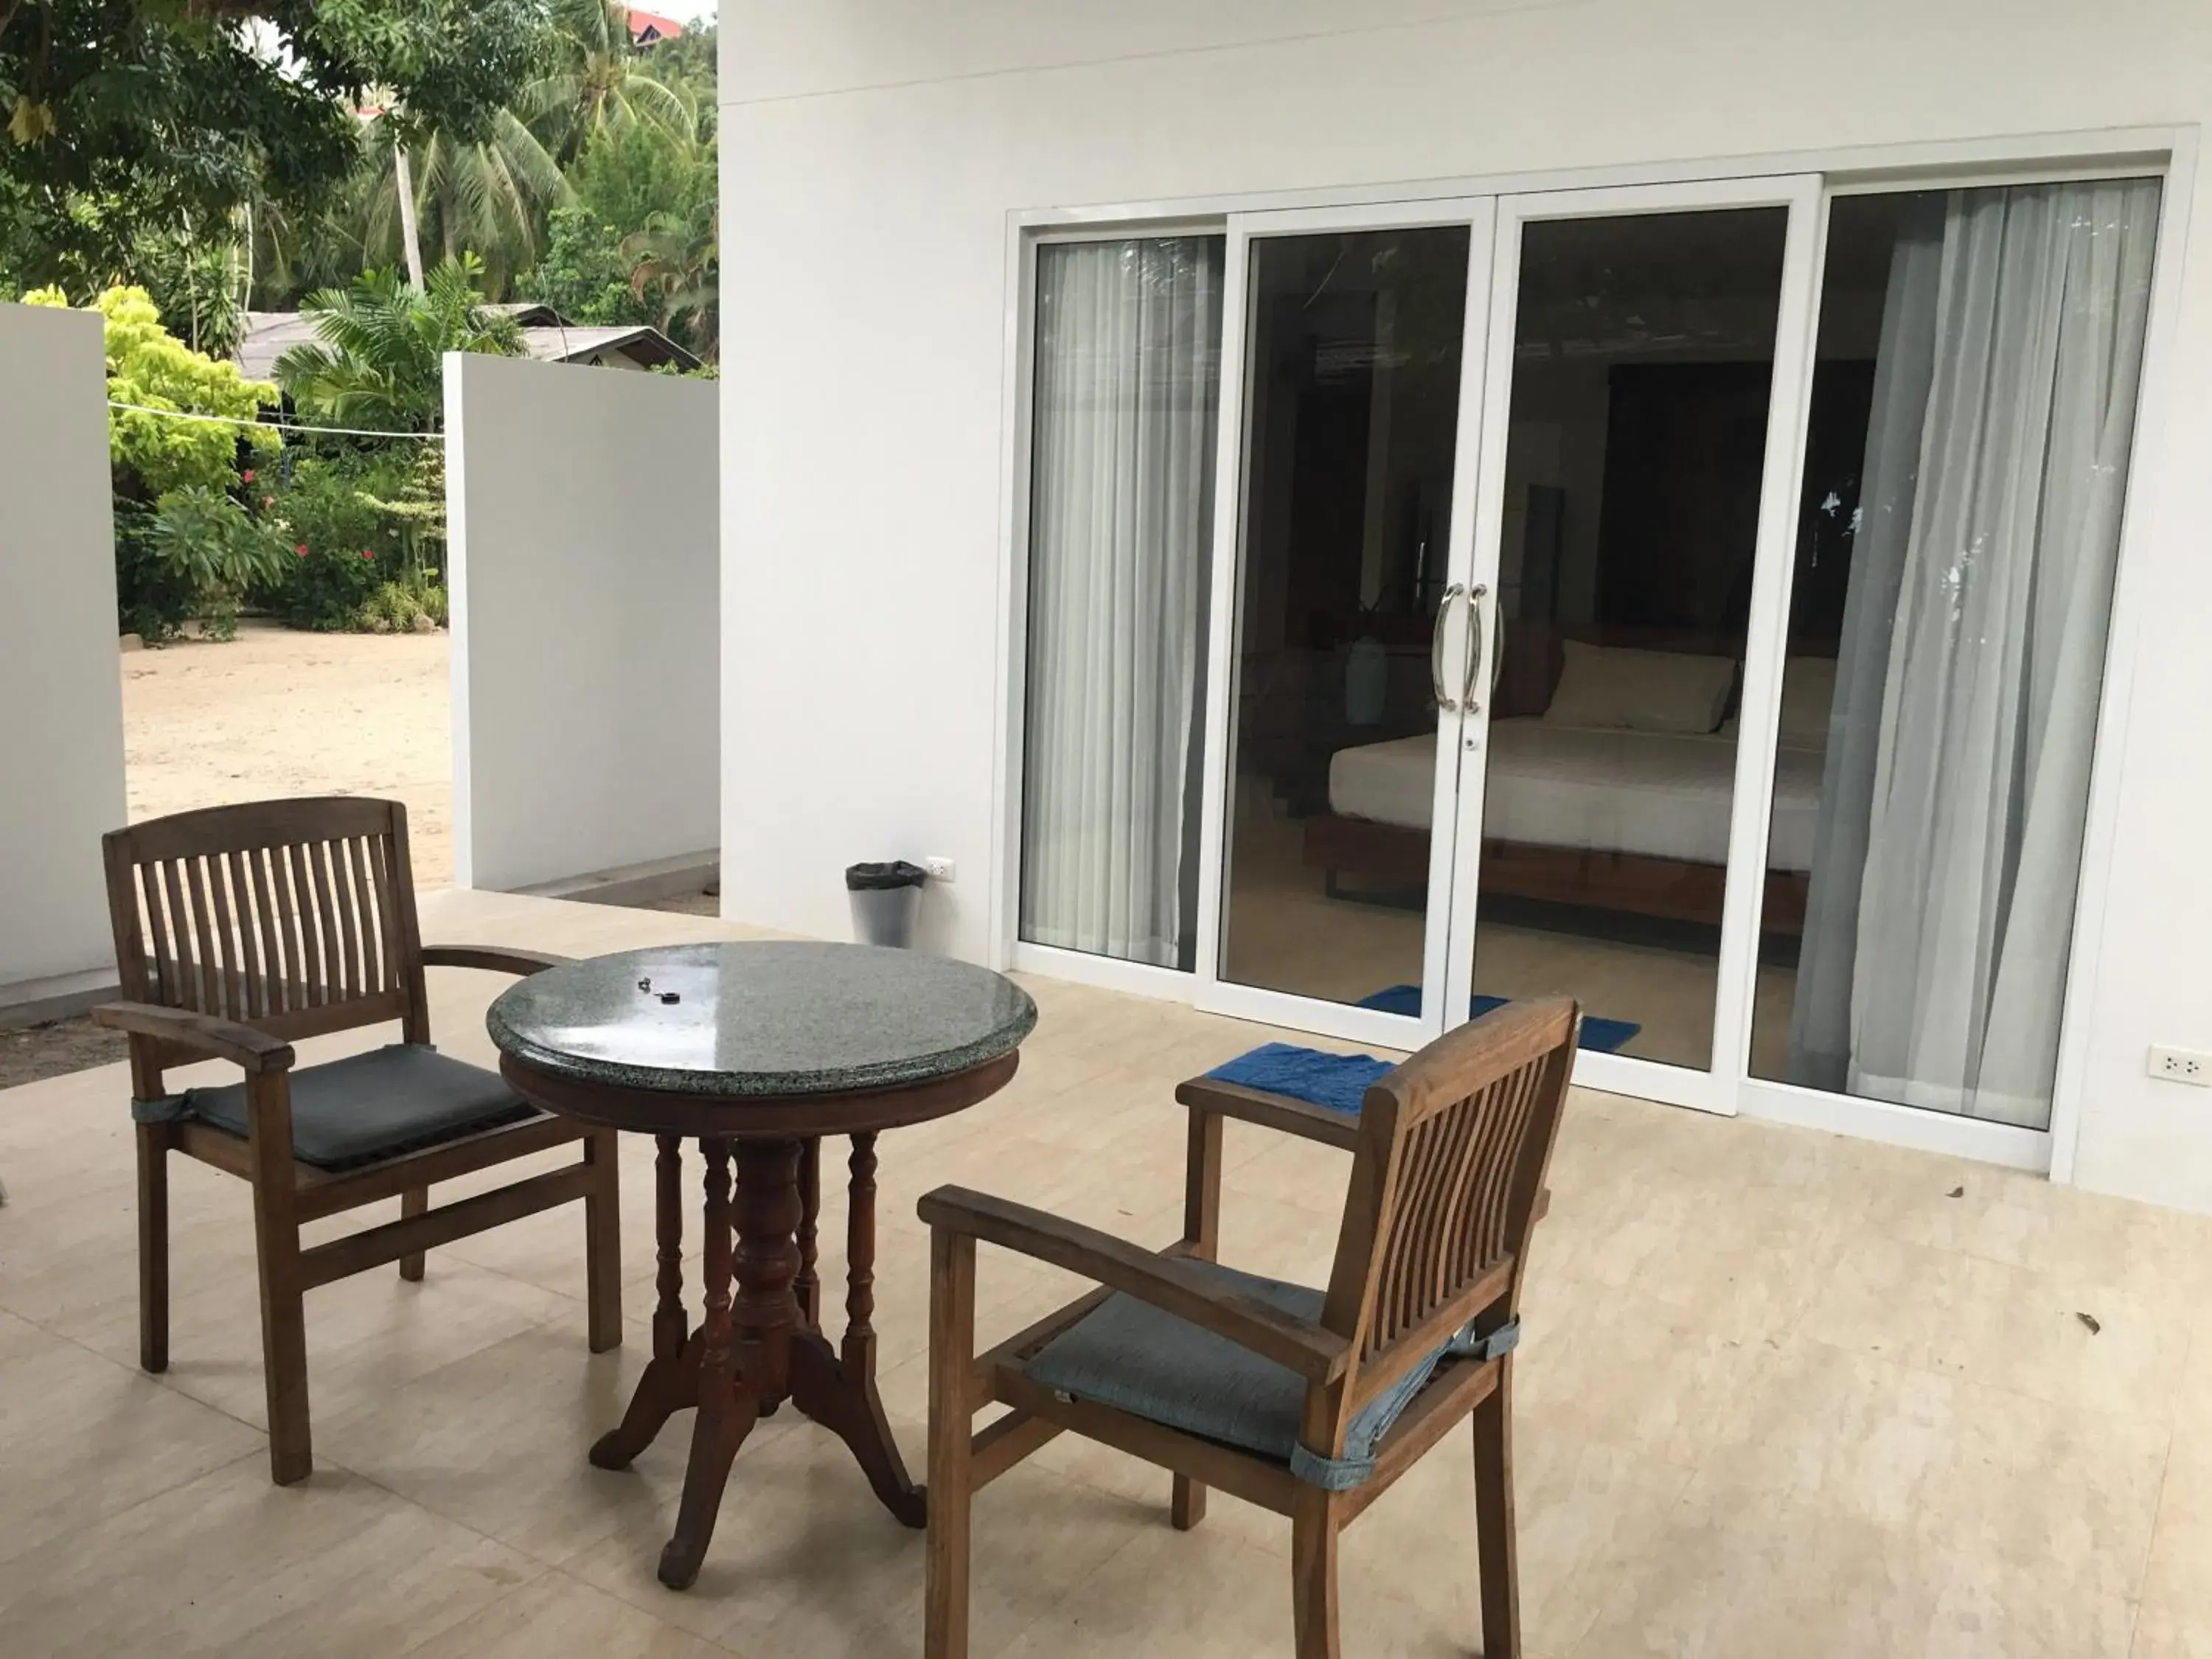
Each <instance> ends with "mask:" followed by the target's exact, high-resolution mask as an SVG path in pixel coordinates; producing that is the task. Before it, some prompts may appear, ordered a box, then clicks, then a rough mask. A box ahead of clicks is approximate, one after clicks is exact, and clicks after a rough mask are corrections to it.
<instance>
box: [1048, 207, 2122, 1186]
mask: <svg viewBox="0 0 2212 1659" xmlns="http://www.w3.org/2000/svg"><path fill="white" fill-rule="evenodd" d="M2159 210H2160V181H2159V180H2158V179H2155V178H2126V177H2119V178H2111V179H2073V180H2067V181H2062V182H2052V183H2047V184H2044V183H2034V182H2028V183H2007V184H2004V185H1991V186H1988V187H1974V186H1972V185H1971V184H1969V185H1965V186H1962V187H1956V188H1943V189H1929V188H1925V187H1921V186H1919V185H1916V187H1915V188H1913V189H1911V190H1901V189H1890V190H1880V189H1871V188H1857V187H1854V188H1852V189H1850V190H1846V191H1838V190H1837V189H1835V188H1833V187H1832V186H1831V185H1829V184H1828V183H1826V181H1824V180H1822V179H1820V178H1817V177H1814V176H1810V175H1805V176H1778V177H1770V178H1747V179H1727V180H1715V181H1710V182H1699V183H1686V184H1677V185H1650V186H1638V187H1634V188H1623V189H1607V190H1589V191H1559V192H1553V193H1547V194H1541V195H1537V194H1528V195H1504V196H1498V197H1474V198H1467V199H1462V200H1451V201H1435V202H1423V203H1412V204H1396V205H1390V206H1378V207H1363V208H1349V209H1347V208H1329V209H1316V210H1299V211H1294V212H1270V213H1257V214H1245V215H1232V216H1230V217H1229V218H1228V219H1227V221H1226V223H1225V227H1224V229H1223V232H1222V233H1221V234H1212V235H1206V234H1196V235H1189V234H1178V235H1170V236H1156V237H1150V238H1128V239H1121V240H1115V239H1111V238H1107V239H1100V238H1097V237H1095V236H1092V237H1090V238H1088V239H1086V240H1066V241H1060V242H1054V243H1049V244H1047V245H1045V246H1040V247H1039V248H1038V249H1037V250H1036V274H1035V283H1034V295H1035V301H1034V303H1035V316H1036V331H1035V334H1034V336H1033V342H1032V359H1033V373H1032V384H1031V386H1030V398H1031V401H1030V415H1029V418H1030V436H1031V441H1030V466H1029V470H1028V475H1027V489H1028V501H1027V506H1028V514H1027V524H1028V533H1029V559H1028V564H1027V578H1028V589H1027V594H1028V597H1027V604H1026V614H1027V623H1028V631H1027V635H1026V639H1027V646H1026V654H1027V659H1028V662H1027V667H1028V673H1027V682H1026V691H1025V709H1026V721H1025V725H1024V750H1023V759H1024V793H1023V798H1022V842H1021V853H1022V859H1021V872H1022V881H1021V893H1020V938H1021V939H1023V940H1024V942H1026V943H1029V944H1031V945H1043V946H1049V947H1054V948H1055V950H1056V951H1058V952H1061V953H1064V952H1067V951H1079V952H1083V953H1085V956H1086V957H1090V958H1093V959H1096V958H1111V959H1114V960H1115V962H1117V963H1126V964H1132V965H1133V969H1132V970H1133V971H1141V972H1143V973H1148V974H1158V973H1161V972H1180V973H1182V974H1185V975H1188V980H1187V981H1185V982H1187V983H1188V985H1190V987H1192V992H1191V994H1193V995H1194V999H1195V1000H1197V1001H1198V1002H1200V1004H1201V1005H1202V1006H1206V1007H1209V1008H1213V1009H1217V1010H1219V1011H1222V1012H1231V1013H1235V1014H1238V1015H1242V1016H1244V1017H1247V1018H1254V1019H1259V1020H1265V1021H1267V1022H1269V1023H1271V1024H1278V1025H1284V1026H1290V1027H1294V1028H1297V1029H1303V1030H1312V1031H1316V1032H1319V1033H1322V1034H1325V1035H1328V1036H1335V1037H1340V1038H1346V1039H1351V1040H1355V1041H1359V1042H1369V1043H1373V1044H1376V1045H1389V1046H1394V1047H1398V1048H1407V1047H1411V1046H1413V1045H1414V1044H1417V1043H1418V1042H1421V1041H1423V1040H1425V1038H1427V1037H1429V1036H1433V1035H1435V1034H1437V1032H1439V1031H1442V1030H1445V1029H1447V1028H1448V1027H1449V1026H1452V1025H1455V1024H1460V1023H1462V1022H1463V1021H1465V1020H1467V1019H1468V1018H1471V1017H1473V1016H1474V1015H1477V1014H1480V1012H1484V1011H1486V1010H1487V1009H1488V1008H1490V1007H1492V1006H1497V1005H1498V1004H1499V1003H1501V1002H1505V1001H1510V1000H1515V999H1517V998H1525V997H1530V996H1536V995H1542V994H1550V993H1553V992H1562V991H1564V992H1567V993H1570V994H1573V995H1574V996H1576V997H1577V998H1578V999H1579V1000H1580V1001H1581V1002H1582V1004H1583V1009H1584V1011H1585V1016H1586V1018H1585V1026H1584V1035H1583V1050H1584V1052H1583V1057H1582V1061H1581V1064H1580V1066H1579V1067H1578V1070H1577V1078H1578V1079H1579V1080H1580V1081H1582V1082H1583V1083H1585V1084H1588V1085H1594V1086H1597V1087H1601V1088H1606V1089H1610V1090H1614V1091H1620V1092H1624V1093H1629V1094H1635V1095H1641V1096H1644V1097H1651V1098H1657V1099H1662V1100H1668V1101H1673V1102H1676V1103H1681V1104H1685V1105H1691V1106H1698V1107H1703V1108H1706V1109H1712V1110H1718V1111H1732V1110H1735V1109H1737V1108H1738V1106H1739V1104H1742V1105H1745V1106H1747V1107H1748V1108H1751V1109H1758V1110H1760V1111H1763V1112H1766V1113H1769V1114H1771V1115H1781V1116H1785V1117H1790V1118H1793V1119H1796V1121H1808V1122H1816V1123H1820V1124H1823V1125H1825V1126H1827V1127H1847V1128H1858V1129H1862V1130H1865V1131H1867V1132H1869V1133H1876V1134H1885V1135H1889V1136H1891V1137H1893V1138H1897V1139H1906V1140H1911V1141H1917V1144H1923V1145H1929V1146H1947V1147H1949V1146H1956V1147H1960V1148H1962V1149H1965V1150H1972V1151H1978V1152H1981V1153H1982V1154H1983V1155H1984V1156H1992V1157H1998V1158H2006V1159H2009V1160H2010V1161H2014V1162H2018V1163H2023V1164H2033V1163H2034V1162H2036V1161H2037V1159H2038V1158H2039V1157H2047V1153H2048V1138H2047V1134H2046V1132H2047V1131H2048V1129H2049V1127H2050V1124H2051V1111H2052V1100H2053V1096H2054V1093H2055V1091H2056V1090H2057V1070H2058V1049H2059V1041H2060V1031H2061V1027H2062V1023H2063V1022H2062V1016H2063V1009H2064V1005H2065V999H2066V994H2067V966H2068V963H2069V958H2070V956H2071V952H2072V947H2073V927H2074V917H2075V907H2076V896H2077V890H2078V887H2079V884H2080V866H2081V858H2082V848H2083V845H2084V842H2085V836H2086V835H2087V825H2088V823H2089V814H2090V799H2091V774H2092V766H2093V759H2094V757H2095V753H2096V742H2097V735H2098V733H2097V720H2098V712H2099V708H2100V704H2101V702H2102V700H2103V695H2104V687H2103V682H2104V672H2105V659H2106V640H2107V632H2108V624H2109V619H2110V616H2111V608H2112V593H2113V590H2114V584H2115V580H2116V573H2117V570H2118V561H2119V550H2120V537H2121V520H2122V509H2123V502H2124V494H2125V490H2126V485H2127V478H2128V471H2129V462H2130V449H2131V446H2132V442H2133V437H2134V419H2135V410H2136V398H2137V391H2138V386H2139V384H2140V380H2141V377H2142V356H2143V351H2144V343H2145V334H2146V330H2147V326H2148V316H2149V313H2150V309H2151V283H2152V263H2153V252H2154V245H2155V242H2156V240H2157V234H2158V221H2159ZM1116 982H1119V981H1116ZM1882 1114H1891V1116H1890V1117H1887V1118H1884V1117H1883V1116H1882ZM1899 1115H1901V1116H1899ZM1968 1120H1972V1121H1974V1122H1973V1123H1972V1124H1970V1125H1968V1127H1966V1128H1964V1129H1961V1128H1960V1127H1959V1126H1960V1125H1961V1124H1963V1123H1966V1121H1968ZM1931 1121H1940V1122H1942V1123H1944V1124H1947V1125H1948V1126H1950V1127H1945V1128H1942V1129H1937V1130H1931V1129H1929V1128H1928V1127H1927V1125H1928V1124H1929V1123H1930V1122H1931Z"/></svg>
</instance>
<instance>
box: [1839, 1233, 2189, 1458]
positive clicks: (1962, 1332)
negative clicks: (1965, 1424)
mask: <svg viewBox="0 0 2212 1659" xmlns="http://www.w3.org/2000/svg"><path fill="white" fill-rule="evenodd" d="M2085 1316H2086V1317H2085ZM2196 1317H2197V1306H2196V1305H2195V1304H2193V1303H2192V1302H2191V1301H2189V1300H2188V1299H2186V1298H2185V1297H2180V1296H2179V1295H2178V1294H2176V1293H2175V1292H2173V1291H2171V1290H2166V1291H2151V1292H2146V1291H2140V1290H2130V1289H2123V1288H2119V1287H2116V1286H2114V1285H2110V1284H2103V1283H2100V1282H2097V1281H2096V1280H2094V1279H2091V1278H2088V1277H2086V1276H2084V1275H2082V1274H2079V1273H2074V1272H2071V1271H2053V1272H2041V1271H2036V1270H2033V1269H2030V1268H2026V1267H2008V1266H2006V1265H2004V1264H2003V1263H2001V1262H1997V1261H1990V1260H1989V1259H1988V1258H1986V1257H1984V1256H1978V1255H1963V1254H1960V1252H1958V1251H1956V1250H1950V1249H1942V1248H1939V1247H1936V1246H1930V1245H1916V1244H1905V1243H1899V1242H1897V1241H1895V1240H1893V1239H1891V1238H1888V1237H1885V1236H1867V1237H1860V1238H1858V1239H1856V1240H1854V1241H1853V1242H1852V1243H1851V1244H1850V1248H1849V1249H1847V1250H1846V1251H1845V1252H1844V1255H1843V1256H1842V1259H1841V1261H1840V1262H1839V1264H1838V1269H1837V1272H1836V1273H1835V1275H1834V1277H1833V1279H1832V1281H1831V1284H1830V1287H1829V1292H1828V1294H1826V1295H1825V1296H1823V1297H1820V1300H1819V1301H1818V1302H1817V1303H1816V1304H1815V1305H1814V1307H1813V1308H1812V1309H1811V1310H1809V1311H1808V1313H1807V1315H1806V1316H1805V1319H1804V1321H1803V1322H1802V1326H1801V1328H1802V1331H1803V1332H1804V1334H1806V1335H1808V1336H1810V1337H1813V1338H1814V1339H1816V1340H1820V1341H1821V1342H1825V1343H1827V1344H1829V1345H1830V1346H1835V1347H1840V1348H1845V1349H1850V1350H1852V1351H1855V1352H1864V1353H1872V1354H1879V1355H1881V1356H1882V1357H1884V1358H1891V1359H1898V1360H1901V1361H1903V1362H1904V1363H1905V1364H1911V1365H1915V1366H1918V1367H1921V1368H1923V1369H1925V1370H1934V1371H1938V1372H1941V1373H1942V1374H1944V1375H1946V1376H1963V1377H1966V1378H1967V1379H1969V1380H1971V1381H1973V1382H1977V1383H1989V1384H1990V1385H1992V1386H1994V1387H1997V1388H2003V1389H2012V1390H2013V1391H2015V1392H2016V1393H2021V1394H2027V1395H2033V1396H2034V1397H2036V1398H2038V1399H2042V1400H2049V1401H2055V1402H2060V1403H2070V1404H2078V1405H2082V1406H2087V1407H2092V1408H2093V1409H2095V1410H2098V1411H2102V1412H2106V1413H2112V1414H2114V1415H2121V1416H2133V1417H2141V1418H2146V1419H2151V1420H2154V1421H2157V1422H2161V1423H2163V1422H2167V1421H2170V1419H2171V1418H2172V1413H2173V1410H2174V1408H2175V1405H2176V1402H2177V1400H2178V1397H2179V1388H2180V1383H2181V1378H2182V1374H2183V1369H2184V1366H2185V1362H2186V1360H2187V1358H2188V1353H2189V1347H2190V1340H2191V1327H2192V1325H2193V1324H2194V1322H2195V1320H2196Z"/></svg>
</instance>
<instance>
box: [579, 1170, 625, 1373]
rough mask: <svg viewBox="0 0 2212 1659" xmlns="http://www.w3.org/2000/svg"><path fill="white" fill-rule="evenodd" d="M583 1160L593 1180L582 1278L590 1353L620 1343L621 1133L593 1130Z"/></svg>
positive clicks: (587, 1196)
mask: <svg viewBox="0 0 2212 1659" xmlns="http://www.w3.org/2000/svg"><path fill="white" fill-rule="evenodd" d="M584 1162H585V1163H586V1164H590V1165H591V1166H592V1171H593V1174H594V1176H595V1177H596V1178H595V1179H594V1180H593V1181H592V1189H591V1190H590V1191H589V1192H587V1193H586V1194H584V1280H585V1296H586V1307H587V1309H588V1312H587V1313H586V1321H587V1323H588V1327H589V1340H590V1342H591V1347H592V1352H593V1353H605V1352H606V1351H607V1350H608V1349H610V1348H617V1347H620V1346H622V1337H623V1330H622V1164H621V1138H620V1136H619V1135H618V1134H617V1133H616V1132H615V1131H614V1130H612V1129H600V1130H597V1131H594V1132H593V1133H592V1137H591V1139H588V1140H586V1142H585V1143H584Z"/></svg>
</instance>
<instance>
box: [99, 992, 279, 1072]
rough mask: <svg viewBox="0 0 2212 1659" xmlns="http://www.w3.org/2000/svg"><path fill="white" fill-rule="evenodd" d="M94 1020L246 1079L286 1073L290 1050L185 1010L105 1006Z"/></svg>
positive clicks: (151, 1004)
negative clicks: (224, 1064)
mask: <svg viewBox="0 0 2212 1659" xmlns="http://www.w3.org/2000/svg"><path fill="white" fill-rule="evenodd" d="M92 1017H93V1019H94V1021H95V1022H96V1023H98V1024H101V1025H106V1026H109V1027H111V1028H112V1029H113V1030H118V1031H130V1032H132V1033H134V1034H136V1035H137V1036H149V1037H159V1038H161V1040H162V1041H163V1042H173V1043H175V1044H176V1045H177V1046H178V1047H179V1048H190V1049H191V1050H193V1051H194V1052H195V1053H197V1054H206V1055H209V1056H210V1057H211V1058H213V1059H216V1060H228V1061H230V1063H231V1064H232V1065H234V1066H239V1067H240V1068H242V1069H243V1070H244V1071H245V1072H246V1075H247V1076H249V1077H258V1076H259V1075H260V1074H261V1073H264V1072H282V1071H286V1070H289V1068H290V1066H291V1064H292V1045H291V1044H290V1043H289V1042H284V1041H283V1039H282V1038H280V1037H273V1036H270V1035H269V1034H268V1033H267V1032H266V1031H257V1030H254V1029H253V1028H252V1026H251V1025H240V1024H237V1023H236V1022H235V1021H233V1020H228V1019H217V1018H216V1017H215V1016H214V1015H212V1014H196V1013H194V1012H191V1010H190V1009H189V1008H165V1007H163V1006H161V1005H160V1004H159V1003H154V1002H103V1003H101V1004H100V1006H98V1007H97V1008H94V1010H93V1011H92Z"/></svg>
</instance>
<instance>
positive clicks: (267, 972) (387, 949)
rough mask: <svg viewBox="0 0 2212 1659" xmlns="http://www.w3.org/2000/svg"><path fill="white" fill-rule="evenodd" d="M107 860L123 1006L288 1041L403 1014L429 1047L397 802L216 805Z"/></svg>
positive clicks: (118, 842) (113, 839) (126, 839)
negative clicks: (208, 1019) (185, 1015)
mask: <svg viewBox="0 0 2212 1659" xmlns="http://www.w3.org/2000/svg"><path fill="white" fill-rule="evenodd" d="M100 850H101V853H102V854H103V856H104V857H105V859H106V868H107V908H108V916H109V920H110V921H111V923H112V926H113V928H114V933H115V962H116V968H117V971H118V975H119V976H120V978H121V980H122V984H123V994H124V996H125V998H126V999H128V1000H131V1001H134V1002H153V1003H160V1004H161V1005H163V1006H167V1007H172V1008H188V1009H191V1010H192V1011H194V1012H197V1013H203V1014H210V1015H214V1016H216V1017H217V1018H223V1019H228V1020H233V1021H235V1022H236V1023H238V1024H242V1025H251V1026H253V1027H255V1028H257V1029H258V1030H263V1031H266V1032H268V1033H269V1034H270V1036H276V1037H282V1038H283V1039H285V1040H287V1041H289V1040H291V1039H293V1038H295V1037H303V1036H316V1035H318V1034H319V1033H321V1032H325V1031H337V1030H346V1029H349V1028H350V1027H353V1026H358V1025H374V1024H381V1023H383V1022H384V1021H386V1020H393V1019H397V1020H402V1021H404V1022H405V1024H406V1028H407V1030H406V1035H407V1040H408V1041H410V1042H428V1041H429V1025H428V1000H427V999H426V998H425V996H424V994H423V983H422V935H421V933H420V930H419V928H418V927H417V924H416V916H415V885H414V874H413V871H412V868H411V867H410V864H409V861H408V855H407V809H406V808H405V807H404V806H403V805H400V804H399V803H398V802H397V801H389V800H369V799H356V798H355V797H352V796H345V795H330V796H322V797H316V798H310V799H300V800H272V801H255V802H251V803H248V804H246V805H239V806H212V807H208V808H205V809H204V810H202V811H196V812H179V813H176V814H173V816H171V817H164V818H154V819H150V820H149V821H148V822H146V823H136V824H132V825H131V827H130V828H129V829H114V830H110V831H109V832H108V833H107V834H106V836H102V837H101V838H100ZM184 1057H185V1056H184V1055H183V1054H182V1053H181V1051H173V1054H172V1056H171V1058H177V1059H181V1058H184Z"/></svg>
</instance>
